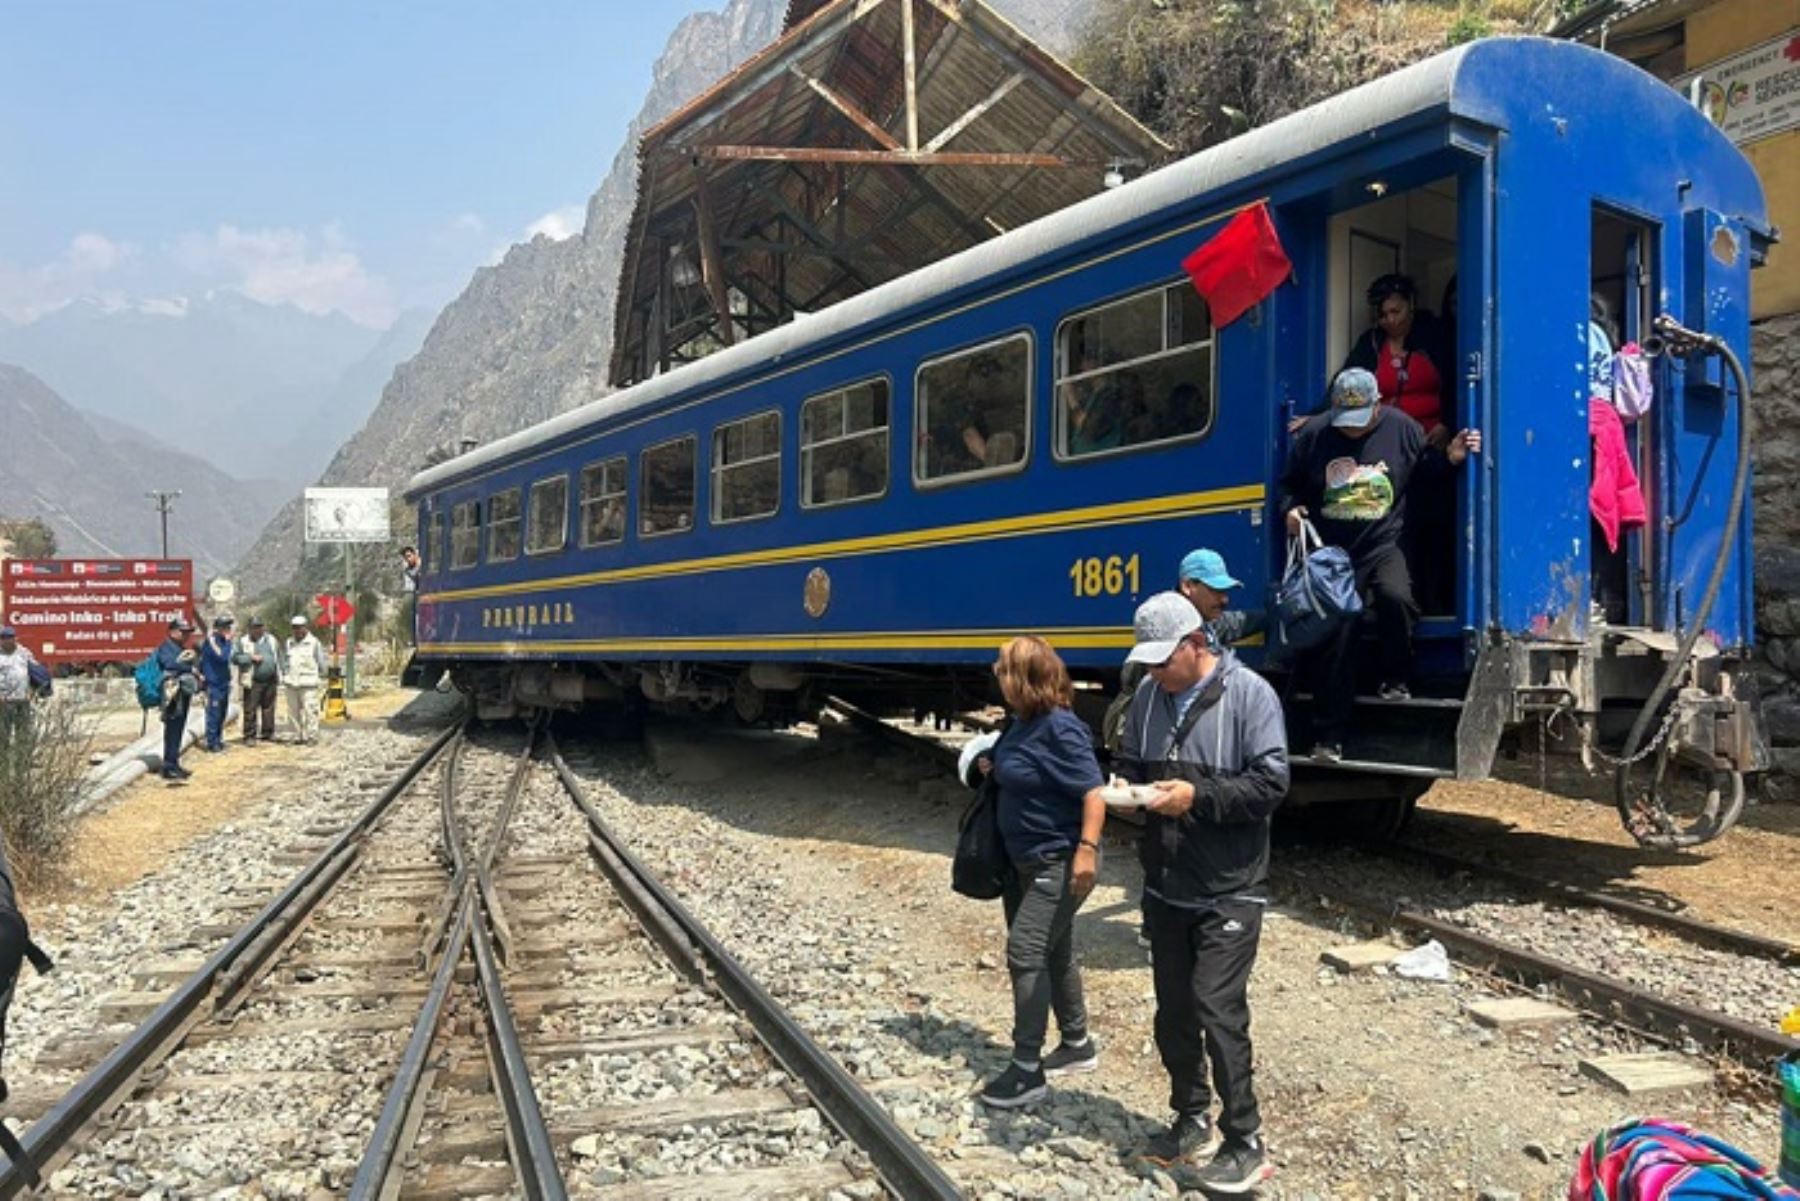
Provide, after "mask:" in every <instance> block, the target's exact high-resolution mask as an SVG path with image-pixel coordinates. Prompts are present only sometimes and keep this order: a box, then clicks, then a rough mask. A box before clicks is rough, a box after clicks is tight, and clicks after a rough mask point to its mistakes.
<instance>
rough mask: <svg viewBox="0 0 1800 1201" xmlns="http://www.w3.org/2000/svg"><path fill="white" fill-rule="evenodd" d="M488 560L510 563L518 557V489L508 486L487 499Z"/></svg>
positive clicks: (490, 561)
mask: <svg viewBox="0 0 1800 1201" xmlns="http://www.w3.org/2000/svg"><path fill="white" fill-rule="evenodd" d="M487 557H488V562H489V563H510V562H512V561H513V560H514V559H516V558H518V557H519V490H518V489H517V488H508V489H507V490H506V491H504V492H496V493H494V495H493V496H492V497H490V498H489V500H488V556H487Z"/></svg>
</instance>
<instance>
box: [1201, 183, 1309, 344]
mask: <svg viewBox="0 0 1800 1201" xmlns="http://www.w3.org/2000/svg"><path fill="white" fill-rule="evenodd" d="M1181 269H1182V270H1183V271H1186V272H1187V273H1188V275H1189V276H1190V277H1191V278H1192V279H1193V281H1194V287H1195V288H1197V289H1198V290H1199V292H1200V295H1202V296H1204V297H1206V303H1207V306H1208V307H1209V308H1211V309H1212V319H1213V326H1214V328H1218V327H1220V326H1226V325H1230V324H1231V323H1232V322H1233V321H1236V320H1237V319H1238V318H1239V317H1241V316H1242V315H1243V314H1244V311H1245V310H1246V309H1248V308H1250V307H1251V306H1252V305H1254V304H1256V303H1257V302H1258V301H1259V300H1261V299H1262V298H1263V297H1265V296H1267V295H1268V294H1269V293H1271V292H1273V291H1274V290H1275V289H1276V288H1277V287H1279V286H1281V284H1283V283H1284V282H1286V280H1287V278H1288V277H1289V276H1290V275H1292V274H1293V273H1294V264H1293V263H1291V262H1289V261H1288V256H1287V252H1286V251H1285V250H1283V249H1282V248H1281V237H1280V235H1278V234H1277V233H1276V232H1275V222H1274V221H1272V220H1270V219H1269V206H1268V205H1266V204H1257V205H1253V206H1252V207H1250V208H1247V209H1245V210H1244V211H1243V212H1241V213H1239V214H1238V215H1237V216H1235V217H1233V218H1232V219H1231V220H1230V221H1227V222H1226V223H1225V228H1224V229H1221V230H1220V231H1219V232H1218V233H1216V234H1214V235H1213V236H1212V237H1211V238H1210V239H1208V240H1207V241H1205V242H1203V243H1201V245H1200V247H1199V249H1197V250H1195V251H1194V252H1193V253H1192V254H1190V255H1188V256H1187V257H1186V258H1185V259H1182V260H1181Z"/></svg>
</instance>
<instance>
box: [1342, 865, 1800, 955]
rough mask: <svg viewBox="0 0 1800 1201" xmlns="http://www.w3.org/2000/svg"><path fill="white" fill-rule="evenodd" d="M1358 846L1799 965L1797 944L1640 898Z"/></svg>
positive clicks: (1500, 869)
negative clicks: (1498, 881)
mask: <svg viewBox="0 0 1800 1201" xmlns="http://www.w3.org/2000/svg"><path fill="white" fill-rule="evenodd" d="M1359 846H1361V848H1362V849H1364V850H1367V851H1369V852H1370V853H1372V854H1376V855H1382V856H1386V857H1388V858H1390V859H1399V860H1411V861H1413V862H1415V863H1418V864H1421V865H1423V866H1426V867H1431V868H1435V869H1436V870H1438V871H1442V872H1447V873H1455V872H1468V873H1469V874H1471V875H1482V876H1489V877H1491V878H1493V879H1496V880H1501V881H1504V882H1505V883H1507V884H1511V885H1513V886H1515V887H1517V888H1521V889H1526V890H1528V891H1531V892H1535V893H1538V894H1539V895H1541V896H1544V897H1549V898H1553V899H1555V900H1560V901H1567V902H1569V903H1570V904H1575V905H1583V906H1586V907H1588V908H1590V909H1604V910H1606V911H1608V912H1609V913H1616V914H1619V915H1620V916H1621V917H1629V918H1631V919H1632V920H1634V921H1638V922H1642V923H1643V924H1645V925H1647V926H1656V927H1659V928H1660V929H1664V930H1668V931H1670V932H1671V933H1674V934H1680V935H1682V936H1683V937H1685V938H1688V939H1691V940H1693V941H1694V942H1702V943H1710V944H1712V945H1713V946H1715V947H1718V948H1720V949H1722V950H1727V951H1735V952H1737V953H1738V954H1741V955H1750V956H1754V957H1755V958H1758V959H1769V960H1773V961H1774V962H1776V963H1778V964H1781V965H1783V966H1790V967H1791V966H1795V965H1800V946H1796V945H1795V944H1793V943H1791V942H1785V941H1783V940H1781V939H1779V938H1766V937H1764V936H1763V935H1760V934H1752V933H1750V932H1749V931H1746V930H1738V929H1734V928H1733V927H1730V926H1720V925H1716V924H1714V923H1712V922H1708V921H1703V920H1701V919H1700V918H1696V917H1690V916H1688V915H1687V914H1685V913H1680V912H1677V911H1675V910H1672V909H1660V908H1658V907H1657V906H1655V905H1650V904H1646V903H1645V902H1643V901H1634V900H1631V899H1630V898H1628V897H1617V896H1613V895H1611V894H1609V893H1604V892H1599V891H1597V890H1595V889H1591V888H1584V887H1582V886H1581V885H1579V884H1571V883H1569V882H1568V881H1566V880H1557V879H1553V878H1547V877H1544V876H1535V875H1532V874H1531V873H1530V872H1523V871H1520V870H1518V869H1517V868H1512V867H1504V866H1501V865H1499V864H1492V863H1483V862H1481V861H1480V860H1478V859H1465V858H1463V857H1462V856H1460V855H1452V854H1449V853H1448V852H1445V851H1439V850H1434V849H1432V848H1430V847H1422V846H1419V845H1417V844H1416V843H1410V842H1370V843H1363V844H1359Z"/></svg>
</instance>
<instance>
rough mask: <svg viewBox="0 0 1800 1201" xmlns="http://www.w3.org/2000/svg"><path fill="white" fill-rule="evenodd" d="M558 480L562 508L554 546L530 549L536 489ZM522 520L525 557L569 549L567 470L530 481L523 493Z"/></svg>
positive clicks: (534, 525)
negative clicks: (560, 522)
mask: <svg viewBox="0 0 1800 1201" xmlns="http://www.w3.org/2000/svg"><path fill="white" fill-rule="evenodd" d="M558 482H560V483H561V484H562V486H563V502H562V506H561V508H562V524H561V525H559V526H558V527H557V535H556V545H555V546H547V547H545V548H544V549H543V550H532V549H531V536H532V534H533V532H534V531H535V529H536V523H535V522H533V520H532V518H533V516H534V515H535V514H536V512H537V492H538V489H539V488H541V487H543V486H544V485H545V484H554V483H558ZM523 521H524V524H525V528H524V531H523V532H524V535H525V539H524V546H525V555H526V557H527V558H541V557H542V556H544V555H556V554H561V553H562V552H563V551H565V550H567V549H569V473H568V472H566V471H560V472H557V473H556V474H555V475H546V476H544V477H543V478H541V479H535V480H532V481H531V487H530V489H529V490H528V491H527V492H526V493H525V512H524V514H523Z"/></svg>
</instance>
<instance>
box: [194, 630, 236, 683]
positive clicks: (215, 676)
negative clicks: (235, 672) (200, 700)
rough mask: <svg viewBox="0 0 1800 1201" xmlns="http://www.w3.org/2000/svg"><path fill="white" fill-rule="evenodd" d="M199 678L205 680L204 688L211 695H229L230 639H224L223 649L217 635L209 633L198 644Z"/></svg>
mask: <svg viewBox="0 0 1800 1201" xmlns="http://www.w3.org/2000/svg"><path fill="white" fill-rule="evenodd" d="M200 678H201V679H202V680H205V681H206V690H207V691H208V692H210V693H212V694H213V695H215V696H228V695H230V693H231V639H229V638H227V639H226V640H225V644H224V647H223V649H221V648H220V645H219V639H218V636H217V635H211V634H209V635H208V636H207V638H206V641H205V642H202V643H201V644H200Z"/></svg>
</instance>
